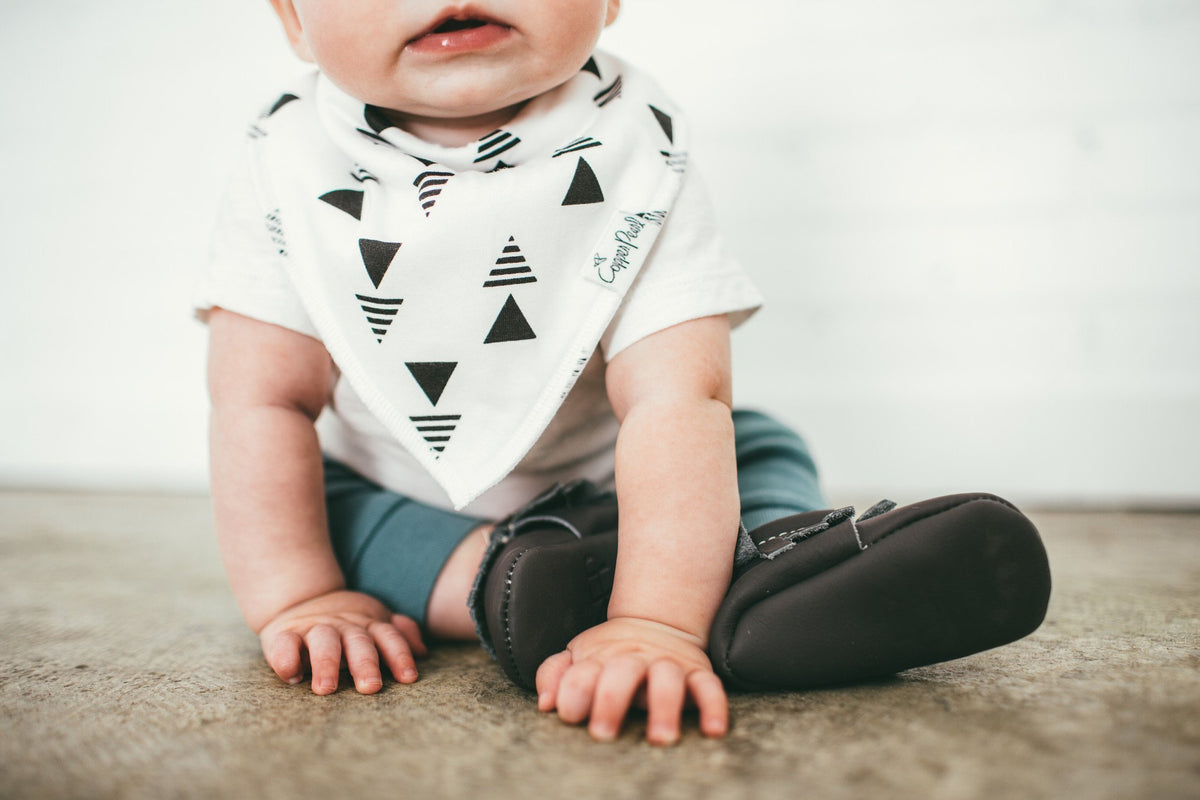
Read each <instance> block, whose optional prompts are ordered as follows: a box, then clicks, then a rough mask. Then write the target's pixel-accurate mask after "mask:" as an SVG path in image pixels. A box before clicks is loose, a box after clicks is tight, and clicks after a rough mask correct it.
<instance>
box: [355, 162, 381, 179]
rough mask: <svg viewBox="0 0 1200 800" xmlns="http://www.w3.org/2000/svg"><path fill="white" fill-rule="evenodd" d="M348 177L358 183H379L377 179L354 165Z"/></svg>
mask: <svg viewBox="0 0 1200 800" xmlns="http://www.w3.org/2000/svg"><path fill="white" fill-rule="evenodd" d="M350 177H351V178H354V180H356V181H358V182H359V183H366V182H367V181H375V182H376V183H379V178H376V177H375V176H374V175H372V174H371V173H370V172H368V171H367V170H366V169H364V168H363V167H360V166H359V165H358V164H355V165H354V169H352V170H350Z"/></svg>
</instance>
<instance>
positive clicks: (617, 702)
mask: <svg viewBox="0 0 1200 800" xmlns="http://www.w3.org/2000/svg"><path fill="white" fill-rule="evenodd" d="M645 679H646V664H645V662H644V661H642V660H641V659H640V658H636V657H625V658H614V659H613V660H611V661H609V662H608V663H607V664H605V665H604V672H602V673H601V674H600V678H599V680H598V681H596V695H595V698H594V699H593V700H592V720H591V722H590V723H589V724H588V732H589V733H591V734H592V738H593V739H597V740H599V741H605V742H607V741H612V740H613V739H615V738H617V732H618V731H620V730H621V723H622V722H623V721H624V720H625V714H626V712H627V711H629V704H630V703H632V702H633V696H634V694H636V693H637V690H638V687H639V686H641V685H642V681H644V680H645Z"/></svg>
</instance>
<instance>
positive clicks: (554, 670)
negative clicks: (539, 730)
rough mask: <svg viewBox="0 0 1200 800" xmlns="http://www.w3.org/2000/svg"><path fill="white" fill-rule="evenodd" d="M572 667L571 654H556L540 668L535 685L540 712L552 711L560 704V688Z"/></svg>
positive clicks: (564, 651)
mask: <svg viewBox="0 0 1200 800" xmlns="http://www.w3.org/2000/svg"><path fill="white" fill-rule="evenodd" d="M570 667H571V652H570V651H569V650H563V651H562V652H561V653H555V654H554V655H552V656H550V657H549V658H547V659H546V660H545V661H543V662H542V665H541V666H540V667H538V671H537V677H536V678H534V684H535V685H536V686H537V692H538V711H551V710H553V709H554V707H555V706H556V705H557V704H558V687H559V684H560V683H561V682H562V678H563V675H565V674H566V672H567V670H568V669H570Z"/></svg>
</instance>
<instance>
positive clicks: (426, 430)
mask: <svg viewBox="0 0 1200 800" xmlns="http://www.w3.org/2000/svg"><path fill="white" fill-rule="evenodd" d="M409 419H410V420H412V422H413V424H414V425H416V426H417V433H419V434H421V438H422V439H424V440H425V441H426V442H428V443H429V449H430V450H432V451H433V452H435V453H437V454H438V455H441V453H442V452H443V451H444V450H445V449H446V445H447V444H449V443H450V434H452V433H454V429H455V428H457V427H458V421H459V420H460V419H462V414H429V415H425V416H420V417H409ZM434 458H437V456H434Z"/></svg>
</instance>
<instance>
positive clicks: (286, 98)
mask: <svg viewBox="0 0 1200 800" xmlns="http://www.w3.org/2000/svg"><path fill="white" fill-rule="evenodd" d="M299 99H300V98H299V97H296V95H294V94H292V93H291V92H288V93H287V94H282V95H280V96H279V99H278V100H276V101H275V104H274V105H272V106H271V110H270V111H268V112H267V113H266V114H265V115H264V116H268V117H269V116H271V115H272V114H274V113H275V112H276V111H278V110H279V109H281V108H283V107H284V106H286V105H287V104H288V103H290V102H292V101H293V100H299Z"/></svg>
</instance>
